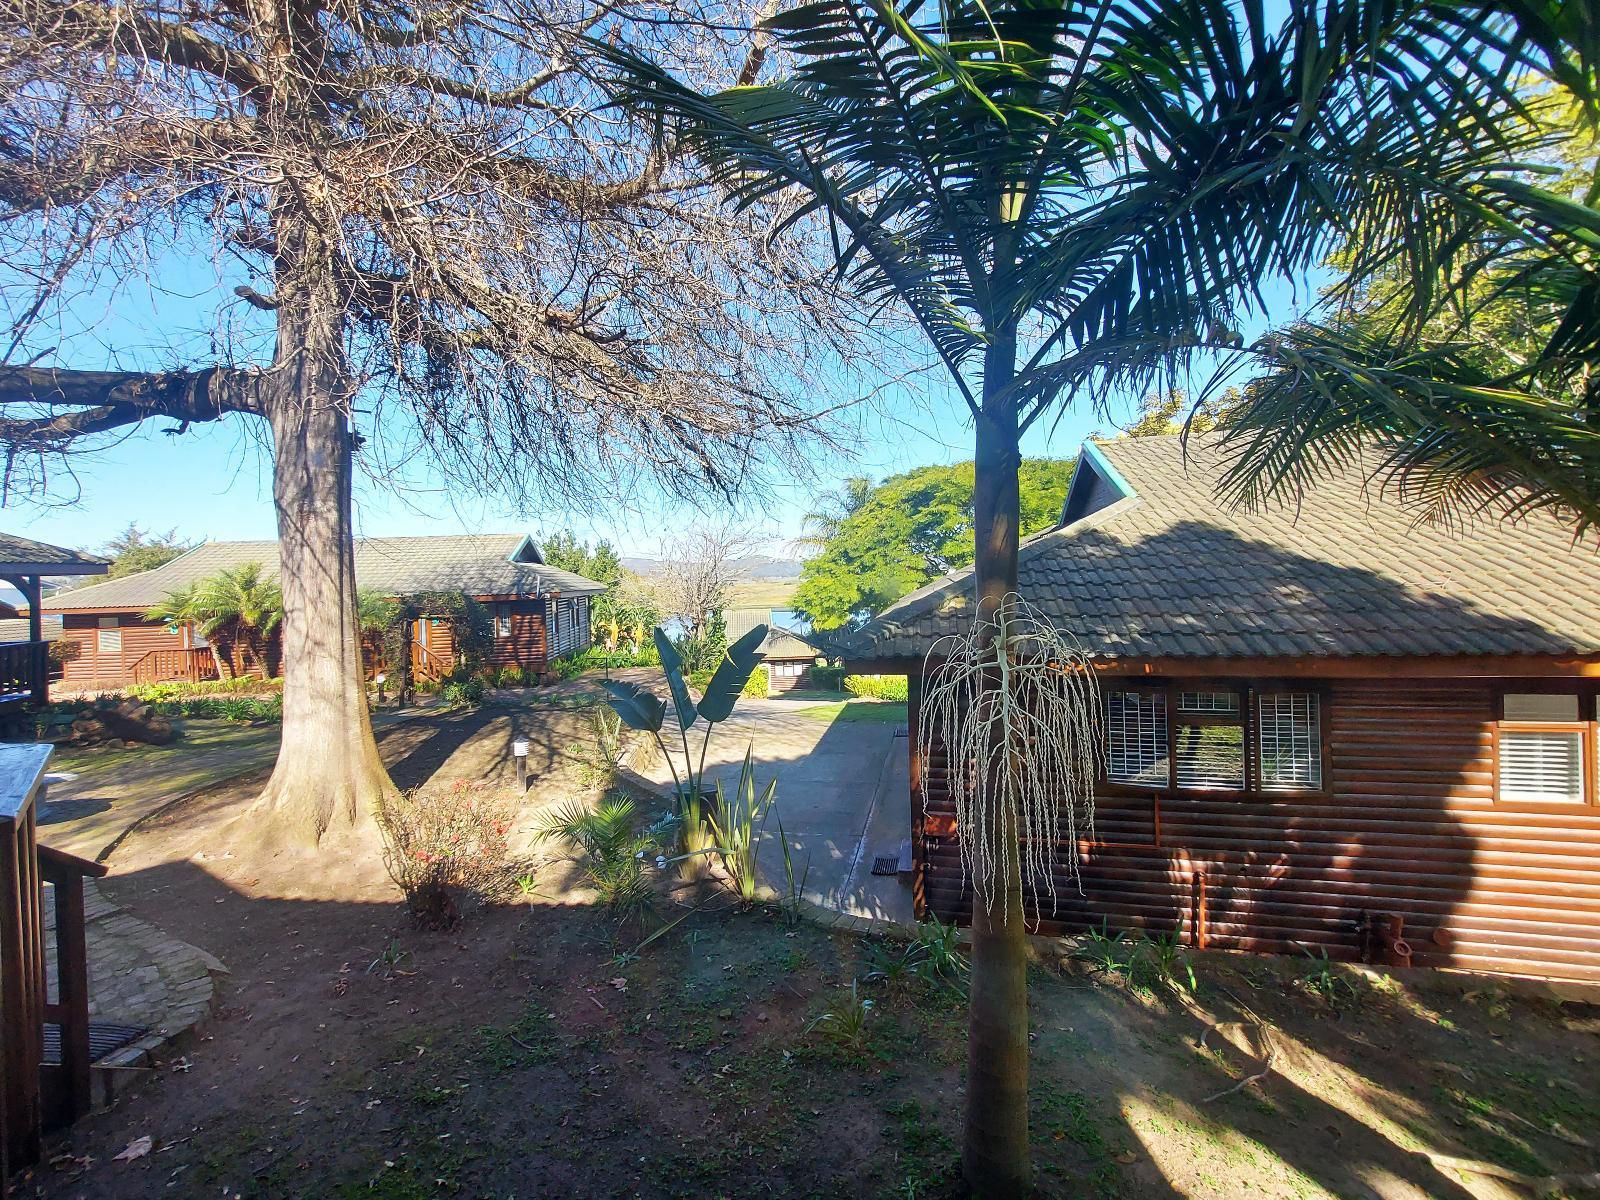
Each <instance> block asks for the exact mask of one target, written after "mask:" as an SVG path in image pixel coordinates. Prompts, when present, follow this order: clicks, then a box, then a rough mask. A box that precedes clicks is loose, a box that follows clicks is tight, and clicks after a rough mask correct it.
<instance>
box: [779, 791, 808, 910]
mask: <svg viewBox="0 0 1600 1200" xmlns="http://www.w3.org/2000/svg"><path fill="white" fill-rule="evenodd" d="M778 841H779V842H780V843H781V844H782V846H783V896H782V898H781V899H780V901H779V905H780V907H781V909H782V911H783V918H784V920H785V921H786V922H787V923H788V924H789V926H790V927H791V928H792V927H794V926H795V925H798V924H799V923H800V901H801V900H802V899H803V898H804V895H805V887H806V880H807V879H809V878H810V877H811V856H810V855H809V854H808V855H806V865H805V868H804V870H802V871H801V872H800V877H799V878H798V879H796V878H795V873H794V850H793V848H792V847H791V846H790V845H789V835H788V833H787V832H785V830H784V828H783V817H782V815H781V814H779V815H778Z"/></svg>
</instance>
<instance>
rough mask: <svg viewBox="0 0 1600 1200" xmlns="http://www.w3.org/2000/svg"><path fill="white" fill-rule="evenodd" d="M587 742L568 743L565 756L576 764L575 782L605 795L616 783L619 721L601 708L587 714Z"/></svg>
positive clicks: (620, 746)
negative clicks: (588, 727) (577, 780)
mask: <svg viewBox="0 0 1600 1200" xmlns="http://www.w3.org/2000/svg"><path fill="white" fill-rule="evenodd" d="M589 723H590V732H591V738H590V740H589V741H587V742H572V743H570V744H569V745H568V746H567V753H568V754H569V755H570V756H571V757H572V758H573V759H575V760H576V761H577V764H578V779H579V780H580V781H581V782H582V783H583V786H584V787H587V788H592V789H594V790H596V791H601V792H604V791H608V790H610V788H611V786H612V785H613V784H614V783H615V782H616V779H617V766H618V764H619V763H620V762H621V761H622V751H623V734H622V718H621V717H619V716H617V714H616V712H615V711H614V710H612V709H611V708H609V707H606V706H604V705H601V706H598V707H596V708H594V709H593V710H592V711H591V714H590V718H589Z"/></svg>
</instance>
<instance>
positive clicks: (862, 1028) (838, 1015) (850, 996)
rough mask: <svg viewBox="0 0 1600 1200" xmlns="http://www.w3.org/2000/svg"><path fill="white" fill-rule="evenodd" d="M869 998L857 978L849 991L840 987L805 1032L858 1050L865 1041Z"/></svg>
mask: <svg viewBox="0 0 1600 1200" xmlns="http://www.w3.org/2000/svg"><path fill="white" fill-rule="evenodd" d="M872 1009H873V1003H872V1000H871V999H870V998H868V997H866V996H863V995H862V994H861V991H860V989H859V988H858V987H857V985H856V981H855V980H854V979H852V980H851V981H850V990H849V991H847V992H846V991H840V992H839V993H838V995H836V996H834V997H833V999H831V1000H829V1001H828V1006H827V1008H825V1009H824V1010H823V1011H822V1012H821V1013H820V1014H819V1015H818V1016H817V1017H816V1019H815V1020H813V1021H812V1022H811V1024H810V1025H808V1026H807V1027H806V1032H808V1033H820V1034H822V1036H823V1037H825V1038H827V1039H828V1040H829V1041H830V1042H832V1043H833V1044H834V1045H835V1046H838V1047H840V1048H842V1049H845V1050H850V1051H852V1052H854V1053H858V1054H859V1053H860V1052H861V1051H862V1050H863V1049H864V1048H865V1047H866V1044H867V1022H868V1020H869V1018H870V1017H871V1015H872Z"/></svg>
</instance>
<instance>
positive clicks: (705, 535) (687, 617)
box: [657, 525, 756, 640]
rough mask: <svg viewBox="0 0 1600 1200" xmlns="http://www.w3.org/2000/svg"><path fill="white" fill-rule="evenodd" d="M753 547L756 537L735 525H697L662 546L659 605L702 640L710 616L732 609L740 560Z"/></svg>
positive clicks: (692, 635) (689, 632)
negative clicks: (722, 610)
mask: <svg viewBox="0 0 1600 1200" xmlns="http://www.w3.org/2000/svg"><path fill="white" fill-rule="evenodd" d="M755 545H756V541H755V538H754V537H752V536H751V535H750V534H749V533H747V532H746V531H744V530H742V529H739V528H737V527H736V526H733V525H697V526H695V527H694V528H692V529H690V530H689V531H687V532H686V533H684V534H683V536H681V537H679V538H678V539H676V540H675V541H673V542H671V543H669V544H667V545H666V546H664V547H662V551H661V573H660V582H659V584H658V588H657V590H658V594H659V595H660V597H661V606H662V608H663V609H664V610H665V611H666V613H667V615H668V616H672V617H676V618H677V619H678V620H679V621H680V622H681V623H682V624H683V628H684V630H685V632H686V633H688V635H689V636H690V637H691V638H694V639H697V640H698V639H699V638H701V637H702V636H704V634H705V630H706V623H707V622H708V621H709V620H710V619H711V615H712V614H713V613H715V612H717V611H719V610H721V609H724V608H727V607H728V603H729V601H730V600H731V599H732V596H733V585H734V584H735V583H737V582H738V581H739V563H740V560H741V559H743V558H745V557H746V556H747V555H748V554H749V553H750V552H751V551H752V550H753V549H754V548H755Z"/></svg>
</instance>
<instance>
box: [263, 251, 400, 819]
mask: <svg viewBox="0 0 1600 1200" xmlns="http://www.w3.org/2000/svg"><path fill="white" fill-rule="evenodd" d="M287 224H288V229H287V231H286V232H285V233H283V234H280V245H283V246H287V247H288V250H287V251H286V258H287V261H284V262H282V263H281V265H280V269H279V273H278V298H279V305H280V306H279V309H278V340H277V351H276V354H275V357H274V362H273V367H272V369H271V371H269V372H268V373H267V376H266V377H265V378H264V379H263V380H262V382H261V389H260V402H261V406H262V410H263V413H264V415H265V416H266V418H267V421H268V423H269V424H270V426H271V428H272V440H273V455H274V463H273V466H274V469H273V482H272V494H273V502H274V506H275V508H276V509H277V516H278V539H279V554H280V560H281V571H280V579H279V583H280V586H281V587H282V589H283V624H282V629H283V661H282V665H283V676H284V683H283V741H282V744H281V747H280V748H279V751H278V762H277V765H276V766H275V767H274V768H273V771H272V778H271V779H270V780H269V781H268V783H267V787H266V790H265V791H264V792H263V793H262V795H261V798H260V800H258V801H257V803H256V806H255V810H254V811H255V812H256V814H257V816H258V818H260V819H262V820H263V822H264V823H265V825H266V826H267V828H266V829H264V830H263V833H264V834H265V835H266V836H267V837H268V838H269V840H274V841H280V840H281V841H288V842H292V843H299V844H301V845H305V846H315V845H317V844H319V843H320V842H321V841H322V839H323V835H324V834H327V833H329V832H330V831H332V832H333V833H335V834H337V833H341V832H346V831H348V830H350V829H352V828H353V827H355V826H358V825H360V824H362V823H365V822H368V821H370V820H371V819H372V818H373V816H374V815H375V814H376V812H377V809H378V806H379V805H380V804H381V803H382V802H383V800H384V798H385V797H386V796H387V795H390V794H392V793H393V791H394V784H393V783H392V782H390V780H389V776H388V773H387V772H386V771H385V770H384V767H383V763H382V761H381V760H380V759H379V757H378V746H377V743H376V741H374V739H373V736H372V720H371V717H370V715H369V713H368V711H367V695H366V687H365V683H364V680H363V678H362V672H361V633H360V628H359V623H358V621H357V619H356V577H355V546H354V543H353V541H352V521H351V497H350V481H351V435H350V428H349V425H348V422H347V420H346V417H345V413H346V411H347V406H348V403H349V398H350V391H351V384H350V377H349V370H348V367H347V365H346V363H345V359H344V350H343V338H342V328H341V325H340V312H341V311H342V305H341V304H340V303H339V298H338V296H337V294H336V289H335V288H334V287H333V285H332V283H331V279H332V273H331V271H329V270H328V269H327V268H326V266H325V263H324V261H323V260H322V258H321V256H320V255H319V254H318V249H319V247H318V239H317V235H316V234H314V233H312V232H311V231H310V229H309V223H306V222H301V221H295V222H290V223H287ZM291 256H292V257H291Z"/></svg>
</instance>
